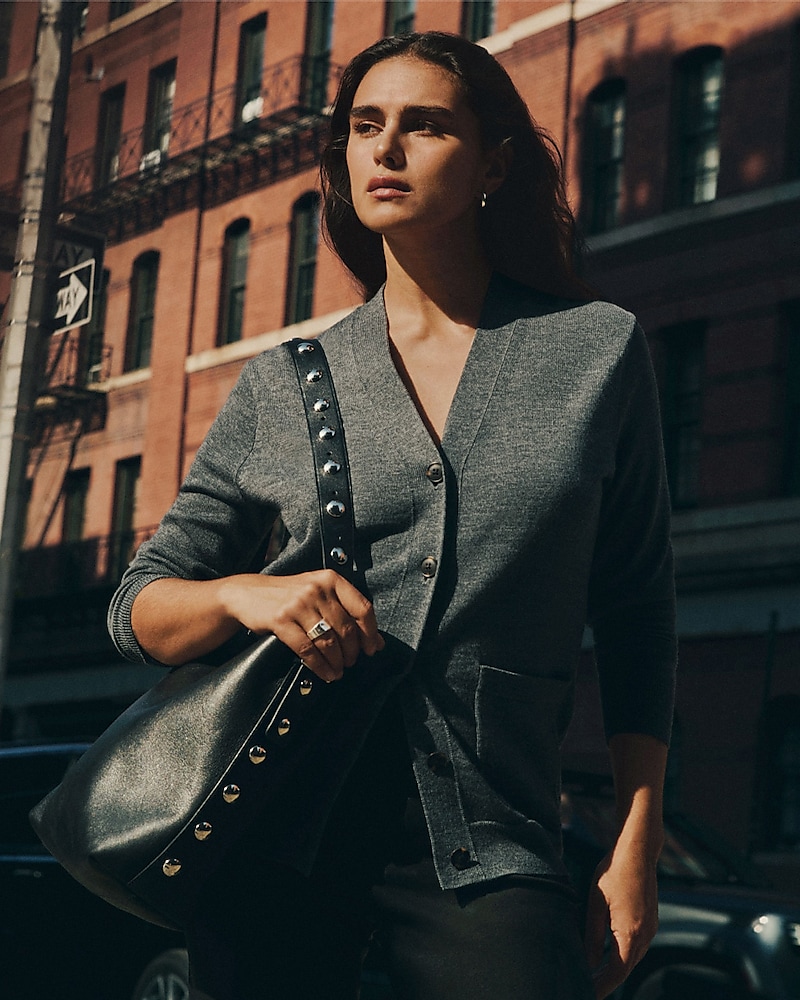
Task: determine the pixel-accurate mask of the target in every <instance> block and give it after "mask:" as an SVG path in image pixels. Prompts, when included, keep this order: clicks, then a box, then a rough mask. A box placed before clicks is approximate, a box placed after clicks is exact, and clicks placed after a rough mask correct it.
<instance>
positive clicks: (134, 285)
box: [124, 250, 161, 372]
mask: <svg viewBox="0 0 800 1000" xmlns="http://www.w3.org/2000/svg"><path fill="white" fill-rule="evenodd" d="M160 262H161V255H160V254H159V253H158V251H157V250H148V251H146V252H145V253H143V254H140V256H139V257H137V258H136V260H135V261H134V262H133V270H132V272H131V286H130V309H129V312H128V332H127V337H126V340H125V368H124V370H125V371H126V372H130V371H139V370H141V369H142V368H149V367H150V359H151V354H152V347H153V331H154V327H155V307H156V296H157V294H158V271H159V266H160ZM145 282H146V283H145Z"/></svg>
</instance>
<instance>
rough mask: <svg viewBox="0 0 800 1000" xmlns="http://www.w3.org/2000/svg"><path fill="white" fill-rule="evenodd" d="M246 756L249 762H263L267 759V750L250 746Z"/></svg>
mask: <svg viewBox="0 0 800 1000" xmlns="http://www.w3.org/2000/svg"><path fill="white" fill-rule="evenodd" d="M247 756H248V757H249V758H250V763H251V764H263V763H264V761H265V760H266V759H267V751H266V750H265V749H264V747H259V746H255V747H250V750H249V751H248V754H247Z"/></svg>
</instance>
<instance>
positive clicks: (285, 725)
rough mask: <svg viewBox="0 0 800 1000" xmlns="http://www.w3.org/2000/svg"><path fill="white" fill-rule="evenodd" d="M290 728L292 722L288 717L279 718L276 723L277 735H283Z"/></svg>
mask: <svg viewBox="0 0 800 1000" xmlns="http://www.w3.org/2000/svg"><path fill="white" fill-rule="evenodd" d="M291 728H292V723H291V722H290V721H289V719H281V721H280V722H279V723H278V736H285V735H286V734H287V733H288V732H289V730H290V729H291Z"/></svg>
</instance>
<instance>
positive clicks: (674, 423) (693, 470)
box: [663, 323, 705, 507]
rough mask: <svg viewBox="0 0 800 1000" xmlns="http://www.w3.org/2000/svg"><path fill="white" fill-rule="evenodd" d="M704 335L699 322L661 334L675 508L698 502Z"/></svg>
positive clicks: (669, 468) (667, 445)
mask: <svg viewBox="0 0 800 1000" xmlns="http://www.w3.org/2000/svg"><path fill="white" fill-rule="evenodd" d="M704 334H705V328H704V324H702V323H689V324H686V325H684V326H680V327H673V328H671V329H669V330H666V331H664V349H665V355H666V370H665V384H664V406H663V410H664V449H665V453H666V460H667V477H668V480H669V487H670V493H671V495H672V504H673V506H674V507H692V506H694V505H695V504H696V503H697V500H698V494H699V485H700V440H701V439H700V430H701V418H702V404H703V357H704V340H705V336H704Z"/></svg>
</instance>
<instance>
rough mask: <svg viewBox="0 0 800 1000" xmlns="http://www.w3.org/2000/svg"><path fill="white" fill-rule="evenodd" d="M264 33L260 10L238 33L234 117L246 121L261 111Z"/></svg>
mask: <svg viewBox="0 0 800 1000" xmlns="http://www.w3.org/2000/svg"><path fill="white" fill-rule="evenodd" d="M266 33H267V15H266V14H259V16H258V17H254V18H253V19H252V20H250V21H246V22H245V23H244V24H243V25H242V28H241V33H240V36H239V76H238V87H237V104H236V121H237V124H247V122H250V121H253V120H254V119H256V118H258V117H259V115H260V114H261V111H262V107H263V101H262V97H261V85H262V77H263V75H264V44H265V40H266Z"/></svg>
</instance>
